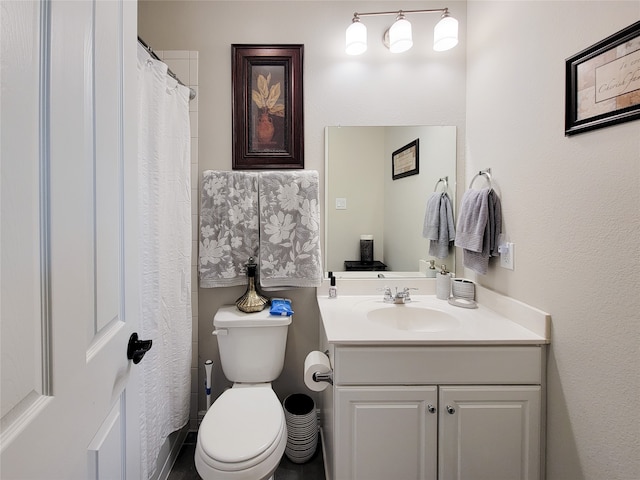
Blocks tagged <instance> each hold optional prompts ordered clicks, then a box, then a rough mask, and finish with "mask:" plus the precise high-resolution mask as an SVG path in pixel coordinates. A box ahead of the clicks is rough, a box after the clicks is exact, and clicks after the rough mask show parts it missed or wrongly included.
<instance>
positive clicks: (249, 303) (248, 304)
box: [236, 257, 270, 313]
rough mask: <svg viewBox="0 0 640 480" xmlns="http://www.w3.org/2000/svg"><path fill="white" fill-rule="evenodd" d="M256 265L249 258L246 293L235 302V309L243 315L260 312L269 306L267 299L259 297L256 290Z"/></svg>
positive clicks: (262, 296) (251, 258)
mask: <svg viewBox="0 0 640 480" xmlns="http://www.w3.org/2000/svg"><path fill="white" fill-rule="evenodd" d="M257 266H258V265H257V264H256V263H255V262H254V260H253V257H250V258H249V262H248V263H247V264H246V267H247V291H246V292H244V295H242V296H241V297H240V298H239V299H238V300H236V307H238V310H240V311H241V312H245V313H253V312H260V311H262V310H264V308H265V307H266V306H267V305H269V301H270V300H269V299H268V298H267V297H265V296H264V295H261V294H260V293H259V292H258V290H257V288H256V267H257Z"/></svg>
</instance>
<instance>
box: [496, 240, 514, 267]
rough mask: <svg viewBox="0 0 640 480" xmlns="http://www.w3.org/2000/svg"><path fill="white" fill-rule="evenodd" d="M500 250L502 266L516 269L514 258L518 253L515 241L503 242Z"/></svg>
mask: <svg viewBox="0 0 640 480" xmlns="http://www.w3.org/2000/svg"><path fill="white" fill-rule="evenodd" d="M498 250H499V252H500V266H501V267H502V268H506V269H508V270H513V269H514V263H515V262H514V259H515V254H516V245H515V243H511V242H507V243H503V244H502V245H500V247H499V249H498Z"/></svg>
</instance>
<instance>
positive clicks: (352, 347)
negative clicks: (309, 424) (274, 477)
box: [318, 279, 550, 480]
mask: <svg viewBox="0 0 640 480" xmlns="http://www.w3.org/2000/svg"><path fill="white" fill-rule="evenodd" d="M407 282H409V280H407ZM386 283H389V281H388V280H387V282H386ZM414 283H415V282H414ZM419 283H420V287H419V291H418V293H417V294H412V301H411V302H410V303H408V304H406V305H394V304H387V303H384V302H383V301H382V295H381V294H377V295H345V294H344V293H345V292H344V291H345V290H347V291H348V287H347V288H344V287H345V285H344V284H345V282H344V281H343V282H342V284H343V285H341V286H340V288H341V296H340V297H338V298H337V299H328V298H327V296H326V295H325V293H324V287H323V288H319V289H318V304H319V307H320V314H321V317H322V321H321V322H320V324H321V325H320V336H321V348H322V349H323V350H325V351H327V352H328V356H329V358H330V361H331V366H332V369H333V379H334V385H333V386H332V387H329V388H327V389H325V390H324V391H323V392H322V393H321V399H320V404H321V423H322V432H323V448H324V455H325V471H326V475H327V479H331V480H376V479H380V480H383V479H384V480H388V479H397V480H405V479H407V480H408V479H428V480H435V479H440V480H445V479H469V480H476V479H480V478H483V479H509V480H517V479H528V480H534V479H535V480H538V479H541V478H542V477H543V475H544V468H543V464H544V444H543V438H544V435H543V432H544V412H545V403H544V398H545V393H544V392H545V358H546V352H545V350H546V345H547V344H548V343H549V324H550V317H549V315H547V314H545V313H544V312H540V311H538V310H536V309H533V308H531V307H528V306H526V305H524V304H522V303H520V302H516V301H514V300H512V299H509V298H506V297H503V296H500V295H497V294H495V293H494V292H490V291H488V290H485V289H479V291H478V300H479V303H480V307H479V308H478V309H473V310H472V309H462V308H459V307H454V306H451V305H449V304H448V303H447V302H446V301H443V300H437V299H436V298H435V296H434V295H433V292H432V288H433V284H434V283H435V282H433V280H429V279H421V280H420V282H419ZM356 284H357V285H358V286H357V287H356V288H355V291H357V292H358V293H362V292H363V291H366V287H362V284H361V283H357V282H354V285H356ZM377 288H379V287H378V286H377V285H375V284H373V283H372V288H371V289H370V291H371V292H376V289H377ZM483 300H484V301H485V304H483ZM487 305H490V306H491V308H489V306H487Z"/></svg>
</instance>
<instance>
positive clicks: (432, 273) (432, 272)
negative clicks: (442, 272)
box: [425, 259, 438, 278]
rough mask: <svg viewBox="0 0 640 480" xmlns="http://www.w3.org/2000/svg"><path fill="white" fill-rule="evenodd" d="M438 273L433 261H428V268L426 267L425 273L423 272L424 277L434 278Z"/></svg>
mask: <svg viewBox="0 0 640 480" xmlns="http://www.w3.org/2000/svg"><path fill="white" fill-rule="evenodd" d="M437 273H438V270H437V269H436V261H435V260H433V259H432V260H429V266H428V267H427V271H426V272H425V276H426V277H427V278H436V274H437Z"/></svg>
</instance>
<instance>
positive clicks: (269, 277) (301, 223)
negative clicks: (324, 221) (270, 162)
mask: <svg viewBox="0 0 640 480" xmlns="http://www.w3.org/2000/svg"><path fill="white" fill-rule="evenodd" d="M258 190H259V192H260V271H259V276H260V284H261V285H262V286H263V287H264V288H265V289H267V288H269V289H273V288H287V287H318V286H320V284H321V283H322V277H323V269H322V261H321V256H320V207H319V205H318V198H319V189H318V172H316V171H313V170H302V171H300V170H298V171H269V172H261V173H260V176H259V180H258Z"/></svg>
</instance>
